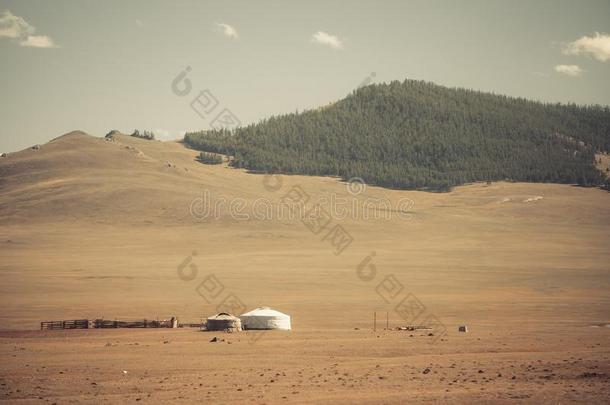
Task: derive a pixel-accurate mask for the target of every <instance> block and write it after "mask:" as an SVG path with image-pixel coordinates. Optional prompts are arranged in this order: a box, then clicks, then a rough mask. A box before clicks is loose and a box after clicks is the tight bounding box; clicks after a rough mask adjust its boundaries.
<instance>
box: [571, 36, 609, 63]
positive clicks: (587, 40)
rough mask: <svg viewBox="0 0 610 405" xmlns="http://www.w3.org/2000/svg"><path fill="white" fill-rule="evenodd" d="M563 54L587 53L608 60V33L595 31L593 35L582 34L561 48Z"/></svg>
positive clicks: (598, 58) (603, 60)
mask: <svg viewBox="0 0 610 405" xmlns="http://www.w3.org/2000/svg"><path fill="white" fill-rule="evenodd" d="M562 52H563V54H564V55H588V56H592V57H594V58H595V59H597V60H599V61H601V62H606V61H608V60H610V35H608V34H604V33H602V34H600V33H599V32H596V33H595V36H592V37H588V36H586V35H585V36H582V37H580V38H578V39H577V40H576V41H574V42H570V43H568V44H567V45H565V46H564V47H563V49H562Z"/></svg>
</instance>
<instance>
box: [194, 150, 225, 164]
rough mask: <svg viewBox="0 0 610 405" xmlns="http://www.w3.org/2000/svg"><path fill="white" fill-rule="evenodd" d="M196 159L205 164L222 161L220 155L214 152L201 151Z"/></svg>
mask: <svg viewBox="0 0 610 405" xmlns="http://www.w3.org/2000/svg"><path fill="white" fill-rule="evenodd" d="M197 160H198V161H199V162H201V163H205V164H206V165H219V164H221V163H222V156H220V155H217V154H216V153H210V152H201V153H200V154H199V156H197Z"/></svg>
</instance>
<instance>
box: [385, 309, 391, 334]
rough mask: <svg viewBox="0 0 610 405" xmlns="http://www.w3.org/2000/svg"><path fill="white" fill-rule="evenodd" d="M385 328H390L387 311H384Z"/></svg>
mask: <svg viewBox="0 0 610 405" xmlns="http://www.w3.org/2000/svg"><path fill="white" fill-rule="evenodd" d="M385 330H390V315H389V313H388V312H386V313H385Z"/></svg>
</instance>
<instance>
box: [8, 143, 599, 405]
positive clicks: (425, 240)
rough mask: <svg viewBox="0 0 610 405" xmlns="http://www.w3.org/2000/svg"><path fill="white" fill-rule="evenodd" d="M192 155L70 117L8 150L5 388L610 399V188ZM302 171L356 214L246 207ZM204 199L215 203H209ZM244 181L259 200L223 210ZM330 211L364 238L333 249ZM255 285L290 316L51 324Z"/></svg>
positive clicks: (157, 397)
mask: <svg viewBox="0 0 610 405" xmlns="http://www.w3.org/2000/svg"><path fill="white" fill-rule="evenodd" d="M195 156H196V152H195V151H191V150H188V149H186V148H185V147H184V146H183V145H181V144H178V143H162V142H154V141H145V140H140V139H134V138H130V137H125V136H117V137H116V138H115V140H114V141H104V140H103V139H99V138H94V137H90V136H88V135H85V134H83V133H71V134H69V135H66V136H64V137H61V138H58V139H56V140H54V141H53V142H51V143H49V144H46V145H42V146H41V148H40V149H39V150H32V149H29V150H25V151H22V152H18V153H14V154H9V156H8V157H6V158H2V159H0V257H2V261H1V262H0V305H1V306H2V313H1V314H0V329H1V330H2V331H0V355H1V356H2V363H1V364H2V365H1V367H0V400H2V401H6V402H8V403H30V402H32V403H43V402H44V403H58V404H62V403H99V402H110V403H122V402H133V401H141V402H146V403H164V402H168V401H172V402H180V401H182V402H184V403H192V402H195V401H204V402H207V403H224V402H235V403H243V402H252V403H276V402H296V403H321V402H330V401H333V402H338V403H354V402H356V403H404V402H406V401H415V402H430V401H433V402H436V401H439V402H440V401H443V402H445V401H452V402H464V403H466V402H487V403H490V402H494V403H504V402H515V401H517V402H528V403H559V402H562V403H564V402H582V403H603V402H608V401H609V399H610V393H609V390H608V387H609V379H610V327H608V325H609V324H610V316H609V314H610V295H609V294H608V291H610V288H609V287H610V277H609V276H610V264H609V263H610V249H608V246H610V194H609V193H608V192H604V191H602V190H598V189H591V188H579V187H573V186H568V185H553V184H524V183H507V182H500V183H493V184H489V185H488V184H473V185H467V186H463V187H458V188H456V189H455V190H454V191H452V192H451V193H443V194H439V193H426V192H414V191H397V190H387V189H382V188H377V187H371V186H368V187H366V190H365V191H364V192H362V193H359V194H356V195H353V194H351V193H350V192H349V191H348V188H347V187H346V184H345V183H342V182H340V181H338V180H337V179H332V178H319V177H307V176H280V177H274V178H269V177H265V176H263V175H260V174H251V173H247V172H245V171H242V170H235V169H231V168H228V167H226V165H219V166H210V165H203V164H200V163H198V162H196V161H195V160H194V157H195ZM296 191H299V192H301V193H304V194H306V195H307V196H308V197H309V199H308V200H307V202H306V203H305V204H304V206H306V208H307V209H311V208H312V207H315V205H316V202H320V201H329V200H331V199H332V198H337V199H339V200H341V199H343V200H346V201H348V205H349V206H348V208H347V209H346V212H347V214H345V212H343V211H341V210H339V211H341V212H339V214H337V213H336V212H334V213H332V215H330V216H329V217H330V220H329V221H328V223H326V225H325V226H323V227H322V226H319V222H317V223H312V222H307V221H301V220H300V219H299V218H290V217H286V216H283V217H281V216H280V215H276V214H273V215H271V216H268V217H267V216H264V217H261V216H260V215H258V214H260V212H257V211H256V209H254V208H253V207H258V208H260V207H262V206H263V205H262V204H261V203H260V201H259V200H261V199H263V200H264V201H269V204H270V205H271V206H272V208H275V207H276V206H277V205H278V204H279V202H280V201H283V200H286V199H287V198H290V197H294V196H295V192H296ZM351 191H353V189H351ZM206 193H207V194H206ZM204 199H205V200H206V201H210V202H211V206H217V207H220V208H219V209H218V210H216V211H215V212H213V213H212V214H210V215H205V209H203V210H201V209H200V208H202V207H205V205H201V204H203V203H202V201H203V200H204ZM323 199H326V200H323ZM236 201H237V202H236ZM257 201H258V202H257ZM354 201H355V203H354ZM371 201H373V202H374V203H372V202H371ZM379 201H384V202H385V203H386V205H384V206H382V207H381V206H380V205H379V204H377V202H379ZM221 202H222V204H221ZM232 202H233V203H234V204H237V205H240V204H242V205H243V206H245V207H246V208H245V209H244V210H241V211H240V212H239V213H238V214H239V215H231V213H230V208H229V206H230V204H231V203H232ZM200 203H201V204H200ZM352 204H354V205H352ZM367 204H368V208H367V209H364V208H363V207H364V206H366V205H367ZM371 204H372V205H371ZM376 204H377V205H376ZM388 204H389V205H388ZM401 204H402V205H401ZM373 206H374V207H373ZM355 207H357V210H358V212H359V214H357V215H356V214H354V212H355V211H356V208H355ZM371 207H373V208H371ZM380 207H381V208H380ZM233 208H234V207H233ZM365 211H366V212H368V213H369V214H370V213H371V212H383V213H384V214H387V213H388V212H389V213H390V214H391V218H390V219H386V218H379V217H378V218H374V215H373V214H370V215H369V216H368V218H363V217H362V213H363V212H365ZM342 212H343V214H345V215H341V213H342ZM244 214H247V217H246V216H244ZM336 226H340V227H341V228H336ZM337 229H341V230H343V231H344V232H346V234H347V235H348V236H349V240H351V242H350V243H349V244H348V245H347V246H345V245H342V246H343V250H341V251H338V247H337V246H336V245H335V244H334V243H333V242H334V241H335V239H334V236H336V234H334V233H332V232H334V231H336V230H337ZM331 231H332V232H331ZM191 265H192V266H191ZM210 286H211V287H210ZM212 287H213V288H212ZM263 305H264V306H270V307H272V308H274V309H277V310H279V311H282V312H285V313H287V314H290V315H291V317H292V326H293V330H292V331H290V332H279V331H276V332H265V333H262V334H261V333H257V332H243V333H236V334H224V333H213V332H200V331H198V330H196V329H177V330H125V329H123V330H80V331H78V330H72V331H39V330H37V329H39V323H40V321H43V320H60V319H79V318H83V319H95V318H104V319H142V318H147V319H165V318H168V317H170V316H177V317H178V318H179V319H180V321H181V322H198V321H201V319H203V318H205V317H207V316H210V315H212V314H214V313H216V312H217V311H219V310H228V309H232V312H235V313H240V311H241V310H242V309H248V310H249V309H252V308H254V307H258V306H263ZM244 312H245V311H244ZM374 312H377V318H378V323H377V331H375V332H374V331H373V330H372V322H373V313H374ZM386 313H387V314H388V318H389V326H390V327H391V328H395V327H397V326H402V325H406V324H411V323H413V324H419V323H427V324H431V325H432V326H433V329H432V330H431V331H416V332H409V331H395V330H392V331H386V330H383V329H384V327H385V323H386ZM459 325H467V326H468V327H469V332H468V333H460V332H458V331H457V328H458V326H459ZM429 333H432V335H433V336H428V335H429ZM214 336H217V337H219V338H222V339H225V341H222V342H217V343H211V342H210V340H211V339H212V337H214Z"/></svg>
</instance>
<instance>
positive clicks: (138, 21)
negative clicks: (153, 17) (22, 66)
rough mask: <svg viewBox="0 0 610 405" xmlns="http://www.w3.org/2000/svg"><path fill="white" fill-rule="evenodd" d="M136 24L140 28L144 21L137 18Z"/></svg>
mask: <svg viewBox="0 0 610 405" xmlns="http://www.w3.org/2000/svg"><path fill="white" fill-rule="evenodd" d="M136 25H137V26H138V27H139V28H142V27H143V26H144V22H143V21H142V20H138V19H136Z"/></svg>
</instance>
